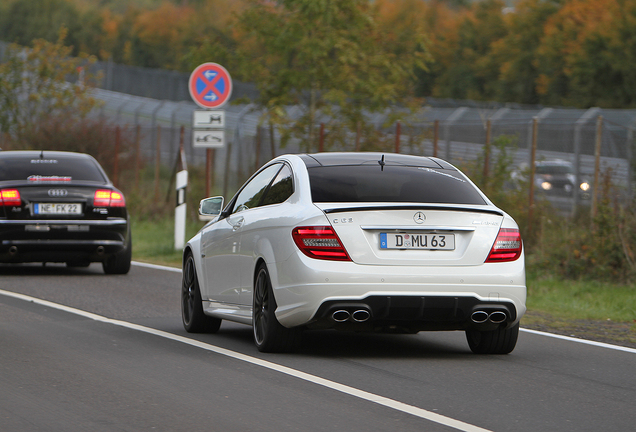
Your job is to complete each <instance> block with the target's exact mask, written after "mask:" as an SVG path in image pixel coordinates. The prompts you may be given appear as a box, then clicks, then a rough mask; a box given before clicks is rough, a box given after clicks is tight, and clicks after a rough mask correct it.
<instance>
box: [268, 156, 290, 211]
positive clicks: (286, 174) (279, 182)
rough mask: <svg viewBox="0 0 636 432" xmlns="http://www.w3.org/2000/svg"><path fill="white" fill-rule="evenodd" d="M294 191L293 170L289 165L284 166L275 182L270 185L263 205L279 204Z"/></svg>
mask: <svg viewBox="0 0 636 432" xmlns="http://www.w3.org/2000/svg"><path fill="white" fill-rule="evenodd" d="M292 193H294V185H293V183H292V171H291V168H289V167H288V166H287V165H284V166H283V169H281V170H280V172H279V173H278V175H277V176H276V178H275V179H274V182H273V183H272V185H271V186H270V187H269V190H268V191H267V195H265V198H264V199H263V202H262V204H261V205H270V204H279V203H282V202H284V201H286V200H287V198H289V197H290V196H291V194H292Z"/></svg>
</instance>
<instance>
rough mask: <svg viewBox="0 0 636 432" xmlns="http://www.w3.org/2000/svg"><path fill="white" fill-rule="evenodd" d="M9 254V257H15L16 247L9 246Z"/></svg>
mask: <svg viewBox="0 0 636 432" xmlns="http://www.w3.org/2000/svg"><path fill="white" fill-rule="evenodd" d="M9 254H10V255H11V256H14V255H17V254H18V247H17V246H11V247H10V248H9Z"/></svg>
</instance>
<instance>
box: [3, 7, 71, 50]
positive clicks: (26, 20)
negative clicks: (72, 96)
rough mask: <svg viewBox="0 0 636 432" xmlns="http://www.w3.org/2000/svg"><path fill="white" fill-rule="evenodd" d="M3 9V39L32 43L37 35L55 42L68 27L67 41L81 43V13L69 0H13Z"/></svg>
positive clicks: (27, 44) (22, 43)
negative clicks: (79, 34)
mask: <svg viewBox="0 0 636 432" xmlns="http://www.w3.org/2000/svg"><path fill="white" fill-rule="evenodd" d="M2 12H3V13H2V15H1V18H0V40H3V41H7V42H13V43H17V44H19V45H23V46H30V45H31V43H32V42H33V40H34V39H44V40H47V41H49V42H56V41H57V39H58V35H59V33H60V31H61V30H62V29H66V32H67V38H66V42H67V44H69V45H73V46H75V47H77V46H78V33H79V31H80V28H81V20H80V13H79V11H78V9H77V8H76V7H75V5H74V4H73V3H72V2H70V1H68V0H19V1H13V2H12V3H10V4H9V5H7V7H6V11H5V10H3V11H2ZM77 54H78V51H74V52H73V55H77Z"/></svg>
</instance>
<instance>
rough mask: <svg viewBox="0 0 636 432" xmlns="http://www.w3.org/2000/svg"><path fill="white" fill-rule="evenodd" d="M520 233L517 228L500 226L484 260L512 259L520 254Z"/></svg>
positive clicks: (499, 260)
mask: <svg viewBox="0 0 636 432" xmlns="http://www.w3.org/2000/svg"><path fill="white" fill-rule="evenodd" d="M522 247H523V243H522V242H521V234H520V233H519V230H518V229H512V228H501V229H500V230H499V234H497V239H496V240H495V243H494V244H493V245H492V249H490V253H489V254H488V258H486V262H507V261H514V260H516V259H517V258H519V257H520V256H521V248H522Z"/></svg>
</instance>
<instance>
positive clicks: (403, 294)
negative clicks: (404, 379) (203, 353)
mask: <svg viewBox="0 0 636 432" xmlns="http://www.w3.org/2000/svg"><path fill="white" fill-rule="evenodd" d="M223 203H224V200H223V198H222V197H214V198H208V199H204V200H202V201H201V204H200V210H199V211H200V214H201V215H202V217H203V218H208V219H211V220H210V221H209V223H208V224H207V225H205V226H204V227H203V228H202V229H201V230H200V231H199V233H198V234H196V235H195V236H194V237H193V238H192V239H191V240H190V241H189V242H188V243H187V245H186V246H185V248H184V253H183V281H182V301H181V309H182V317H183V324H184V327H185V329H186V330H187V331H189V332H216V331H218V329H219V326H220V325H221V320H223V319H225V320H230V321H236V322H239V323H244V324H249V325H252V327H253V334H254V341H255V344H256V346H257V348H258V349H259V350H260V351H285V350H288V349H290V348H292V347H294V346H295V345H296V344H297V343H298V341H299V338H300V336H301V332H302V330H303V329H339V330H351V331H368V332H392V333H417V332H419V331H424V330H463V331H465V332H466V336H467V339H468V344H469V346H470V348H471V350H472V351H474V352H475V353H493V354H506V353H509V352H511V351H512V350H513V349H514V347H515V344H516V342H517V335H518V332H519V320H520V319H521V317H522V315H523V314H524V312H525V310H526V306H525V300H526V285H525V265H524V253H523V246H522V240H521V236H520V234H519V228H518V226H517V224H516V223H515V221H514V220H513V219H512V218H511V217H510V216H509V215H507V214H506V213H505V212H504V211H503V210H501V209H499V208H497V207H495V206H494V205H493V204H492V203H491V202H490V200H489V199H488V198H487V197H486V196H485V195H484V194H483V193H482V192H481V191H480V190H479V189H478V188H477V187H476V186H475V185H474V184H473V183H472V182H471V181H470V180H469V179H468V178H467V177H466V176H465V175H464V174H463V173H461V172H460V171H459V170H457V169H456V168H455V167H454V166H452V165H450V164H449V163H447V162H445V161H443V160H441V159H436V158H428V157H418V156H407V155H400V154H379V153H320V154H304V155H286V156H280V157H278V158H276V159H274V160H272V161H271V162H269V163H267V164H266V165H265V166H264V167H262V168H261V169H260V170H259V171H258V172H257V173H256V174H254V175H253V176H252V177H251V178H250V179H249V180H248V181H247V182H246V183H245V184H244V185H243V187H242V188H241V189H240V190H239V191H238V193H237V194H236V195H235V196H234V197H233V198H232V199H231V200H230V201H229V203H228V204H227V205H226V206H225V208H223Z"/></svg>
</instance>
